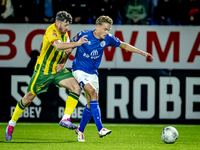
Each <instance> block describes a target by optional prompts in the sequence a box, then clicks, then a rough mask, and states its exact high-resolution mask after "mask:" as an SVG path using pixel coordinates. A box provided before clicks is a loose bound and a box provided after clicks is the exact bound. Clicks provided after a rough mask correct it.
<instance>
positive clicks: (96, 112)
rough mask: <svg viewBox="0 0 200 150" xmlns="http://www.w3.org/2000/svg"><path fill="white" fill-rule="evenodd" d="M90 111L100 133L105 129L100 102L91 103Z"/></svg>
mask: <svg viewBox="0 0 200 150" xmlns="http://www.w3.org/2000/svg"><path fill="white" fill-rule="evenodd" d="M90 109H91V112H92V116H93V119H94V122H95V124H96V126H97V129H98V131H100V130H101V129H102V128H103V125H102V122H101V110H100V107H99V103H98V101H90Z"/></svg>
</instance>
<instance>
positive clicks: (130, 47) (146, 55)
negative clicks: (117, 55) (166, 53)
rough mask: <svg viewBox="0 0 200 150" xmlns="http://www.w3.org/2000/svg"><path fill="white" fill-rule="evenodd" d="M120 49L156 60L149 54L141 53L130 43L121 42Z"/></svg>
mask: <svg viewBox="0 0 200 150" xmlns="http://www.w3.org/2000/svg"><path fill="white" fill-rule="evenodd" d="M119 47H120V48H122V49H125V50H127V51H129V52H132V53H138V54H141V55H142V56H145V57H150V59H151V60H154V58H153V56H152V55H151V54H149V53H147V52H144V51H141V50H139V49H138V48H136V47H134V46H132V45H130V44H128V43H125V42H121V44H120V45H119Z"/></svg>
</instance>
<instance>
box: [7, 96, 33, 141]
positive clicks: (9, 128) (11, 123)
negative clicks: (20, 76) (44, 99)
mask: <svg viewBox="0 0 200 150" xmlns="http://www.w3.org/2000/svg"><path fill="white" fill-rule="evenodd" d="M35 96H36V95H33V94H32V93H31V92H27V93H26V94H25V95H24V97H23V98H22V99H21V100H20V101H19V102H18V103H17V105H16V108H15V110H14V113H13V115H12V118H11V120H10V121H9V122H8V126H7V128H6V132H5V137H6V140H7V141H10V140H11V139H12V134H13V131H14V127H15V125H16V122H17V121H18V119H19V117H20V116H21V114H22V113H23V111H24V109H25V108H26V107H28V106H29V105H30V103H31V102H32V101H33V99H34V98H35Z"/></svg>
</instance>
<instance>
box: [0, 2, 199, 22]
mask: <svg viewBox="0 0 200 150" xmlns="http://www.w3.org/2000/svg"><path fill="white" fill-rule="evenodd" d="M0 2H1V5H0V22H1V23H53V22H54V21H55V20H54V18H55V15H56V13H57V12H58V11H60V10H66V11H67V12H69V13H70V14H71V15H72V17H73V22H72V23H73V24H95V20H96V19H97V18H98V17H99V16H100V15H107V16H110V17H111V18H112V19H113V22H114V24H116V25H117V24H119V25H121V24H128V25H131V24H132V25H200V0H81V1H80V0H0Z"/></svg>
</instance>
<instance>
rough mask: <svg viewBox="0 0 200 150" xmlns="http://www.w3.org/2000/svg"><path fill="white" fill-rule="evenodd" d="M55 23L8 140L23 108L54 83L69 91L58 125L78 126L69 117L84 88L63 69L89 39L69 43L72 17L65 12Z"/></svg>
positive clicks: (13, 119)
mask: <svg viewBox="0 0 200 150" xmlns="http://www.w3.org/2000/svg"><path fill="white" fill-rule="evenodd" d="M55 20H56V21H55V23H54V24H52V25H50V26H49V27H48V28H47V30H46V32H45V34H44V37H43V46H42V50H41V53H40V56H39V57H38V59H37V62H36V65H35V68H34V72H33V75H32V77H31V81H30V83H29V86H28V89H27V93H25V95H24V97H23V98H22V99H21V100H20V101H19V102H18V103H17V106H16V108H15V111H14V113H13V115H12V118H11V120H10V121H9V122H8V126H7V129H6V132H5V137H6V140H7V141H10V140H11V139H12V133H13V131H14V127H15V125H16V122H17V121H18V119H19V117H20V116H21V114H22V113H23V111H24V109H25V108H26V107H28V106H29V105H30V104H31V102H32V101H33V99H34V98H35V97H36V96H37V95H38V94H40V93H43V92H46V91H47V89H48V87H49V85H50V84H51V83H54V84H55V85H56V86H58V87H65V88H67V89H69V90H70V92H69V95H68V97H67V100H66V105H65V111H64V115H63V118H62V119H61V121H60V122H59V125H61V126H63V127H66V128H69V129H76V128H77V127H76V125H74V124H72V123H71V120H70V116H71V114H72V112H73V111H74V109H75V107H76V105H77V103H78V99H79V95H80V93H81V89H80V87H79V84H78V83H77V81H76V80H75V78H74V77H73V75H72V74H71V72H69V71H68V70H67V69H66V68H64V66H65V63H66V61H67V59H68V57H69V55H70V54H71V52H72V50H73V47H77V46H80V45H82V44H83V43H87V39H86V38H85V37H83V38H81V39H80V40H79V41H77V42H69V37H68V34H67V30H68V26H69V24H70V23H71V22H72V16H71V15H70V14H69V13H67V12H66V11H60V12H58V13H57V14H56V19H55Z"/></svg>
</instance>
